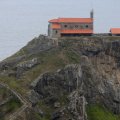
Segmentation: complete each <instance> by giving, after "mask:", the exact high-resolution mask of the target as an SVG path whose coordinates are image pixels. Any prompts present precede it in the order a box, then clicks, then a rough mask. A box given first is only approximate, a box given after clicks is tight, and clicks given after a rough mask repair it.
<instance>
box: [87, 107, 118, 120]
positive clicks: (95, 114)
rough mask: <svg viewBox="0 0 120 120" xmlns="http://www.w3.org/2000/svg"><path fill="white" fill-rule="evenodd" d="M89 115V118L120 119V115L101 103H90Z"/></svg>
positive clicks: (96, 119) (98, 119) (95, 119)
mask: <svg viewBox="0 0 120 120" xmlns="http://www.w3.org/2000/svg"><path fill="white" fill-rule="evenodd" d="M87 115H88V120H120V116H117V115H115V114H113V113H112V112H111V111H109V110H107V109H106V108H104V107H102V106H101V105H88V106H87Z"/></svg>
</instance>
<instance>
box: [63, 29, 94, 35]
mask: <svg viewBox="0 0 120 120" xmlns="http://www.w3.org/2000/svg"><path fill="white" fill-rule="evenodd" d="M61 33H63V34H79V33H80V34H81V33H82V34H92V33H93V30H90V29H84V30H83V29H82V30H62V31H61Z"/></svg>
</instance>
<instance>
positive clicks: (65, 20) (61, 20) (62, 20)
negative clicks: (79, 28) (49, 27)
mask: <svg viewBox="0 0 120 120" xmlns="http://www.w3.org/2000/svg"><path fill="white" fill-rule="evenodd" d="M49 22H50V23H91V22H93V19H92V18H58V19H52V20H50V21H49Z"/></svg>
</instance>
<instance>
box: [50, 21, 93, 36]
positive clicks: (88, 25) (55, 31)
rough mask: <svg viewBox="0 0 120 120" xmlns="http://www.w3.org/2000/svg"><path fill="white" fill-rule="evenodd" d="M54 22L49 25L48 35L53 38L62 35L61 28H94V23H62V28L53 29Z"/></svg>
mask: <svg viewBox="0 0 120 120" xmlns="http://www.w3.org/2000/svg"><path fill="white" fill-rule="evenodd" d="M51 25H52V23H50V24H49V25H48V35H49V36H50V37H52V38H58V37H61V33H60V30H64V29H66V30H67V29H78V30H79V29H91V30H93V23H61V29H52V28H51Z"/></svg>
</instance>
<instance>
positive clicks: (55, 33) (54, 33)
mask: <svg viewBox="0 0 120 120" xmlns="http://www.w3.org/2000/svg"><path fill="white" fill-rule="evenodd" d="M52 37H53V38H54V37H55V38H56V37H57V38H58V37H61V34H60V30H59V29H54V30H52Z"/></svg>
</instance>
